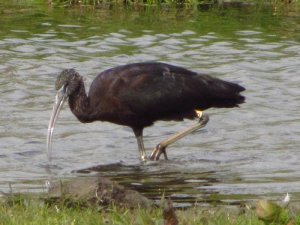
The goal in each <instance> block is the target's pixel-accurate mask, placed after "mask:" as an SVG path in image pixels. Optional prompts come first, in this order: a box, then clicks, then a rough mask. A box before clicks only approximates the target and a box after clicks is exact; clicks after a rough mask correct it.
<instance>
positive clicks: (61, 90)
mask: <svg viewBox="0 0 300 225" xmlns="http://www.w3.org/2000/svg"><path fill="white" fill-rule="evenodd" d="M80 82H82V77H81V76H80V75H79V73H78V72H76V70H74V69H65V70H63V71H62V72H61V73H60V74H59V75H58V77H57V79H56V82H55V89H56V90H57V94H56V97H55V103H54V106H53V111H52V114H51V118H50V121H49V125H48V136H47V148H48V158H49V159H50V151H51V139H52V134H53V130H54V125H55V123H56V120H57V118H58V115H59V112H60V111H61V109H62V107H63V104H64V102H65V101H66V100H67V99H68V97H69V96H70V95H71V94H73V93H74V92H75V91H76V90H77V88H78V87H79V86H80Z"/></svg>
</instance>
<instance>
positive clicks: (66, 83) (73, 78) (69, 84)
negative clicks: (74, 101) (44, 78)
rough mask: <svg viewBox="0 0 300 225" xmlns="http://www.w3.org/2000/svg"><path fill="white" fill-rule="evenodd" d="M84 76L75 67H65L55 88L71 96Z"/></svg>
mask: <svg viewBox="0 0 300 225" xmlns="http://www.w3.org/2000/svg"><path fill="white" fill-rule="evenodd" d="M81 80H82V77H81V76H80V75H79V73H78V72H77V71H76V70H74V69H65V70H63V71H62V72H61V73H60V74H59V75H58V77H57V79H56V82H55V89H56V90H57V91H58V92H61V93H62V94H65V95H66V96H67V97H69V96H70V95H71V94H72V93H73V92H74V91H75V90H76V89H77V88H78V87H79V85H80V82H81Z"/></svg>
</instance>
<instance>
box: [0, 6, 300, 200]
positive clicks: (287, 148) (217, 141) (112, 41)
mask: <svg viewBox="0 0 300 225" xmlns="http://www.w3.org/2000/svg"><path fill="white" fill-rule="evenodd" d="M1 7H4V6H1ZM5 7H6V8H5V9H4V8H3V9H2V13H1V14H0V20H1V21H3V22H1V24H2V25H1V26H2V29H1V30H0V55H1V57H0V73H1V76H0V87H1V88H0V93H1V98H0V107H1V115H0V149H1V151H0V191H1V192H6V193H7V192H9V191H11V190H12V191H31V192H41V191H45V190H46V185H45V182H46V181H47V180H49V179H60V178H67V177H74V176H91V175H93V174H96V173H100V174H101V175H105V176H109V177H112V178H113V179H115V180H117V181H119V182H120V183H122V184H125V185H127V186H130V187H132V188H135V189H137V190H140V191H141V192H143V193H145V194H147V195H148V196H151V197H153V198H160V196H161V194H163V193H167V194H168V195H171V196H173V198H174V199H176V201H177V202H178V203H180V204H181V205H185V204H187V205H189V204H191V203H194V202H198V203H205V202H207V203H210V202H214V203H220V204H224V203H225V204H227V203H228V202H230V203H233V204H234V203H236V202H239V201H241V200H247V199H253V198H258V197H259V196H266V197H271V198H279V197H281V196H283V193H285V192H290V193H291V196H292V200H299V199H298V198H299V196H300V195H299V193H300V192H299V190H300V164H299V161H300V154H299V134H300V126H299V122H300V117H299V109H300V97H299V96H300V88H299V84H300V72H299V71H300V43H299V41H300V36H299V30H300V20H299V17H285V16H274V15H273V13H272V12H270V11H269V10H265V11H259V12H257V11H255V12H250V11H251V10H248V9H235V10H225V11H222V12H219V11H212V12H201V11H196V10H189V11H187V13H185V14H184V13H182V12H180V11H179V12H175V11H172V10H171V11H169V12H166V11H165V10H163V11H157V10H154V9H151V8H150V10H149V11H147V10H144V11H131V12H125V13H124V12H121V11H119V9H114V10H110V11H107V10H95V11H89V10H78V9H77V10H74V9H73V10H72V9H69V10H63V9H51V8H47V7H44V6H39V7H33V6H30V5H25V6H24V5H23V6H5ZM153 13H154V14H153ZM153 15H155V16H153ZM149 60H157V61H163V62H168V63H172V64H175V65H180V66H184V67H187V68H190V69H192V70H195V71H201V72H206V73H209V74H213V75H215V76H217V77H220V78H222V79H226V80H230V81H235V82H237V83H240V84H241V85H243V86H245V87H246V88H247V91H246V92H245V93H244V94H245V96H246V97H247V103H246V104H243V105H242V106H241V108H235V109H211V110H208V111H207V113H208V114H209V115H210V121H209V123H208V125H207V126H206V127H205V128H204V129H202V130H200V131H198V132H196V133H195V134H192V135H190V136H188V137H186V138H184V139H183V140H181V141H179V142H177V143H176V144H174V145H172V146H171V147H170V148H169V149H168V156H169V158H170V160H169V161H163V160H162V161H159V162H147V163H140V162H139V160H138V151H137V144H136V140H135V138H134V135H133V133H132V131H131V130H130V129H129V128H126V127H120V126H117V125H114V124H110V123H100V122H96V123H92V124H81V123H80V122H78V121H77V120H76V118H75V117H74V116H73V115H72V113H71V112H70V110H69V109H68V107H67V104H66V105H65V107H64V110H63V111H62V112H61V114H60V117H59V119H58V123H57V124H56V129H55V131H54V138H53V152H52V157H53V161H52V164H51V165H49V162H48V161H47V156H46V133H47V125H48V121H49V118H50V115H51V110H52V104H53V102H54V97H55V94H56V93H55V90H54V82H55V78H56V76H57V74H58V73H59V72H60V71H61V70H62V69H65V68H76V69H77V70H78V72H79V73H80V74H81V75H83V76H84V77H85V83H86V87H87V89H88V87H89V85H90V83H91V82H92V80H93V78H94V77H95V75H96V74H97V73H99V72H100V71H102V70H104V69H107V68H110V67H113V66H117V65H120V64H126V63H132V62H140V61H149ZM192 123H193V121H184V122H179V123H178V122H158V123H156V124H155V126H153V127H150V128H148V129H146V130H145V144H146V147H147V148H148V149H149V150H148V152H149V154H150V152H151V150H152V148H153V147H154V146H155V145H156V144H157V143H158V142H159V141H160V140H162V139H163V138H166V137H168V136H169V135H170V134H172V133H174V132H176V131H179V130H181V129H183V128H185V127H187V126H189V125H191V124H192ZM53 164H54V165H53ZM91 171H94V172H91Z"/></svg>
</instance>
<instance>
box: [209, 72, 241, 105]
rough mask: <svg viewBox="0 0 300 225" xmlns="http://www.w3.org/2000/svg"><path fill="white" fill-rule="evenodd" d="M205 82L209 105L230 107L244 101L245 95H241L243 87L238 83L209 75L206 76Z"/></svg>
mask: <svg viewBox="0 0 300 225" xmlns="http://www.w3.org/2000/svg"><path fill="white" fill-rule="evenodd" d="M206 82H207V84H209V85H208V89H209V92H210V94H209V96H210V99H209V102H210V105H209V107H216V108H232V107H238V106H239V104H242V103H244V102H245V97H244V96H243V95H241V92H242V91H244V90H245V88H244V87H242V86H240V85H239V84H235V83H231V82H228V81H224V80H221V79H218V78H214V77H210V76H207V77H206Z"/></svg>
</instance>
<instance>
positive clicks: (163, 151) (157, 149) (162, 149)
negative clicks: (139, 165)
mask: <svg viewBox="0 0 300 225" xmlns="http://www.w3.org/2000/svg"><path fill="white" fill-rule="evenodd" d="M161 154H164V157H165V160H168V156H167V152H166V147H163V146H162V145H160V144H158V145H157V146H156V147H155V148H154V149H153V151H152V153H151V155H150V160H159V157H160V155H161Z"/></svg>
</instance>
